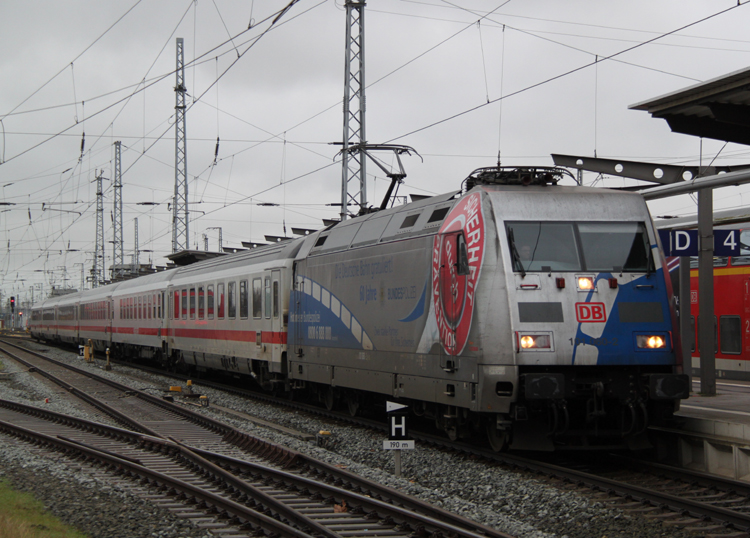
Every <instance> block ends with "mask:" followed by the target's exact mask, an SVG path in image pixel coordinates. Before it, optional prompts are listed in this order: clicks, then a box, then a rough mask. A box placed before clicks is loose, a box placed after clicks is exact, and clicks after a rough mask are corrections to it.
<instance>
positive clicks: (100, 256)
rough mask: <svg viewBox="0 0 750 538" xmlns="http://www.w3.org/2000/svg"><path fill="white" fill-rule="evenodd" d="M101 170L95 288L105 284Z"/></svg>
mask: <svg viewBox="0 0 750 538" xmlns="http://www.w3.org/2000/svg"><path fill="white" fill-rule="evenodd" d="M103 173H104V170H100V171H99V174H98V175H97V176H96V180H95V181H96V246H95V247H94V268H93V269H92V271H91V273H92V275H91V276H92V285H93V287H94V288H98V287H99V286H102V285H104V190H103V189H102V174H103Z"/></svg>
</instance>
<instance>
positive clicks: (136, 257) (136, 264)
mask: <svg viewBox="0 0 750 538" xmlns="http://www.w3.org/2000/svg"><path fill="white" fill-rule="evenodd" d="M133 222H135V248H134V250H133V269H132V271H133V276H138V275H139V274H140V272H141V259H140V258H141V251H140V246H139V245H138V219H137V218H135V219H133Z"/></svg>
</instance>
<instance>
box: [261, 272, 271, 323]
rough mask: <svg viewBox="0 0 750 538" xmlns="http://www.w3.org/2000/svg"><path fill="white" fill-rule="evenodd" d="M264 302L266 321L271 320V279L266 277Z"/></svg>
mask: <svg viewBox="0 0 750 538" xmlns="http://www.w3.org/2000/svg"><path fill="white" fill-rule="evenodd" d="M263 291H264V292H265V293H264V294H263V301H264V302H265V312H266V319H271V277H268V276H267V277H266V279H265V282H264V290H263Z"/></svg>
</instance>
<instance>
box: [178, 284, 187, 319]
mask: <svg viewBox="0 0 750 538" xmlns="http://www.w3.org/2000/svg"><path fill="white" fill-rule="evenodd" d="M187 294H188V291H187V289H184V290H182V301H181V303H180V305H181V307H182V319H187V311H188V298H187Z"/></svg>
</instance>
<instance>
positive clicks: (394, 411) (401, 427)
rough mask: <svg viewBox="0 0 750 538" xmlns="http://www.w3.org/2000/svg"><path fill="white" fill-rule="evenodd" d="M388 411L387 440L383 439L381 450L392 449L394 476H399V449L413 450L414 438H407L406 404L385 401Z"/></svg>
mask: <svg viewBox="0 0 750 538" xmlns="http://www.w3.org/2000/svg"><path fill="white" fill-rule="evenodd" d="M385 410H386V412H387V413H388V440H387V441H383V450H394V451H395V452H394V454H393V458H394V464H395V467H396V477H397V478H401V451H402V450H413V449H414V440H413V439H409V435H408V430H407V428H406V415H407V412H408V410H409V408H408V406H406V405H403V404H397V403H394V402H386V408H385Z"/></svg>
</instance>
